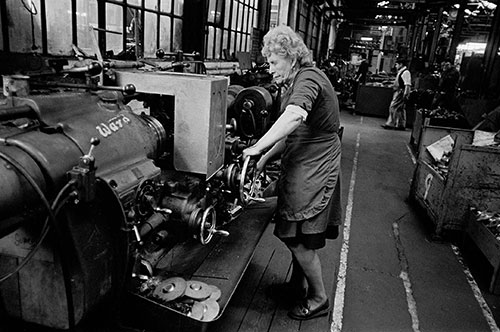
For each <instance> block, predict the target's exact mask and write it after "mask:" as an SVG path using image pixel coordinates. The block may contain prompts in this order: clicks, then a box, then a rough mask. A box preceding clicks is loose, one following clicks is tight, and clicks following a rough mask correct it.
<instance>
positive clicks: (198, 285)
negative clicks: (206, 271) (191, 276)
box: [184, 280, 212, 300]
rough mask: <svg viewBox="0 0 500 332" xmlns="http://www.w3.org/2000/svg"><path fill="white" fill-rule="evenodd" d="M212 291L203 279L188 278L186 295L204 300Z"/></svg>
mask: <svg viewBox="0 0 500 332" xmlns="http://www.w3.org/2000/svg"><path fill="white" fill-rule="evenodd" d="M211 293H212V291H211V290H210V288H209V287H208V285H207V284H206V283H204V282H202V281H196V280H188V281H187V283H186V292H185V293H184V295H185V296H187V297H190V298H192V299H195V300H204V299H206V298H207V297H209V296H210V294H211Z"/></svg>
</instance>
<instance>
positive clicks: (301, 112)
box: [243, 26, 341, 320]
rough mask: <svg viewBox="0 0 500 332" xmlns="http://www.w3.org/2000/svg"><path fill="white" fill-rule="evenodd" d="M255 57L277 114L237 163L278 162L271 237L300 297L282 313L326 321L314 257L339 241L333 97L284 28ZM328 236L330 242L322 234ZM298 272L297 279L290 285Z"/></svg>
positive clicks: (271, 34) (305, 50) (307, 55)
mask: <svg viewBox="0 0 500 332" xmlns="http://www.w3.org/2000/svg"><path fill="white" fill-rule="evenodd" d="M262 54H263V55H264V56H265V57H266V58H267V61H268V63H269V66H270V67H269V70H270V72H271V73H272V74H273V77H274V80H275V81H276V82H277V83H279V84H281V85H282V86H283V88H284V89H285V91H284V92H283V95H282V104H281V114H280V116H279V118H278V119H277V120H276V122H275V123H274V124H273V126H272V127H271V128H270V129H269V131H268V132H267V133H266V134H265V135H264V136H263V137H262V138H261V139H260V140H259V141H258V142H257V143H256V144H255V145H253V146H251V147H249V148H247V149H245V150H244V151H243V157H244V158H246V157H247V156H260V155H262V156H261V158H260V159H259V161H258V162H257V166H256V167H257V172H260V171H261V170H262V169H263V168H264V166H265V164H266V163H267V162H269V161H270V160H272V159H274V158H276V157H279V156H281V175H280V179H279V181H278V185H277V190H278V211H277V215H276V225H275V230H274V234H275V235H276V236H277V237H278V238H279V239H280V240H282V241H283V242H284V243H285V245H286V246H287V247H288V249H289V250H290V251H291V253H292V258H293V263H294V264H293V267H294V272H293V273H292V278H291V282H290V283H292V282H293V281H295V280H300V279H301V282H294V283H293V284H294V285H295V286H296V287H298V288H296V289H298V290H302V291H303V292H297V293H298V294H300V293H302V294H303V295H302V298H301V299H300V300H301V301H300V302H298V304H297V305H296V306H295V307H294V308H293V309H292V310H291V311H290V312H289V313H288V314H289V316H290V317H291V318H293V319H297V320H305V319H311V318H315V317H319V316H323V315H326V314H328V311H329V310H330V305H329V301H328V296H327V294H326V291H325V286H324V282H323V276H322V271H321V262H320V259H319V256H318V254H317V250H318V249H320V248H323V247H324V246H325V239H326V238H336V237H337V236H338V225H339V224H340V223H341V204H340V195H339V186H338V184H339V182H338V181H339V172H340V155H341V148H340V139H339V135H338V130H339V127H340V119H339V106H338V100H337V95H336V94H335V91H334V89H333V87H332V85H331V83H330V81H329V80H328V78H327V77H326V75H325V74H324V73H323V72H322V71H321V70H319V69H318V68H316V67H314V66H313V65H312V56H311V51H310V50H309V49H308V48H307V47H306V45H305V44H304V42H303V40H302V39H301V38H300V36H299V35H297V34H296V33H295V32H294V31H293V30H292V29H291V28H290V27H287V26H278V27H276V28H273V29H272V30H270V31H269V32H268V33H267V34H266V35H265V36H264V47H263V49H262ZM327 226H333V227H329V228H328V230H329V232H330V231H331V230H332V229H333V230H334V233H335V234H334V235H333V236H331V234H329V232H327ZM299 272H300V277H301V278H296V276H297V275H298V273H299Z"/></svg>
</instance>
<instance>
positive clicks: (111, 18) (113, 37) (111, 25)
mask: <svg viewBox="0 0 500 332" xmlns="http://www.w3.org/2000/svg"><path fill="white" fill-rule="evenodd" d="M122 12H123V8H122V7H121V6H117V5H113V4H109V3H108V4H106V30H110V31H116V32H122V29H123V14H122ZM122 43H123V35H122V34H119V35H118V34H114V33H106V51H113V53H114V54H118V53H120V52H121V51H122V49H123V46H122Z"/></svg>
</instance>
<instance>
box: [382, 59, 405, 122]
mask: <svg viewBox="0 0 500 332" xmlns="http://www.w3.org/2000/svg"><path fill="white" fill-rule="evenodd" d="M406 64H407V62H406V60H405V59H402V58H399V59H397V60H396V70H397V74H396V79H395V80H394V84H393V90H394V93H393V95H392V100H391V104H390V105H389V116H388V118H387V121H386V122H385V124H383V125H382V127H383V128H384V129H395V130H406V102H407V101H408V97H409V96H410V90H411V74H410V70H408V68H407V67H406Z"/></svg>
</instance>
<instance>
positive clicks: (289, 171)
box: [277, 84, 341, 237]
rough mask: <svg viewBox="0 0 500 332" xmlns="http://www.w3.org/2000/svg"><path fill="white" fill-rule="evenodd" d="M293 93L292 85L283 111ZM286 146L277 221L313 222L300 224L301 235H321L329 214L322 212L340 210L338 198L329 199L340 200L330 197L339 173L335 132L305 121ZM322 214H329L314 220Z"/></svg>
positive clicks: (290, 135)
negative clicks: (314, 126) (310, 124)
mask: <svg viewBox="0 0 500 332" xmlns="http://www.w3.org/2000/svg"><path fill="white" fill-rule="evenodd" d="M292 93H293V84H292V86H291V87H290V88H288V89H287V91H286V92H285V93H284V94H283V97H282V100H283V103H282V108H283V110H284V108H285V107H286V106H287V104H288V100H289V99H290V96H291V94H292ZM285 145H286V146H285V150H284V152H283V154H282V157H281V175H280V178H279V180H278V184H277V191H278V214H279V216H278V218H277V219H278V220H281V222H282V223H293V222H298V221H306V220H310V221H313V220H314V222H310V223H309V222H305V223H303V224H302V225H301V230H300V232H301V233H303V234H314V233H321V232H324V231H325V230H326V226H327V223H328V221H329V219H330V218H329V217H328V216H330V215H331V213H330V211H332V210H331V209H328V210H325V209H326V208H327V207H330V205H332V204H333V205H334V206H333V208H334V209H337V210H338V211H340V210H339V209H340V208H341V207H340V199H332V196H334V198H339V197H340V196H339V195H333V193H334V191H335V188H336V187H337V183H338V178H339V173H340V156H341V144H340V138H339V136H338V133H336V132H327V131H321V130H320V129H318V128H313V127H311V126H309V125H308V124H307V121H306V122H304V123H302V124H301V125H300V126H299V127H298V128H297V129H296V130H295V131H294V132H292V133H291V134H289V135H288V137H287V138H286V141H285ZM323 211H328V213H327V215H326V216H325V217H324V218H319V219H318V220H316V219H315V217H316V216H318V215H319V214H320V213H321V212H323ZM337 219H339V218H337ZM339 222H340V220H336V221H335V223H337V224H338V223H339ZM278 228H279V227H278ZM285 228H286V227H285ZM277 235H278V234H277ZM283 236H285V237H286V236H293V235H291V234H283Z"/></svg>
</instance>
